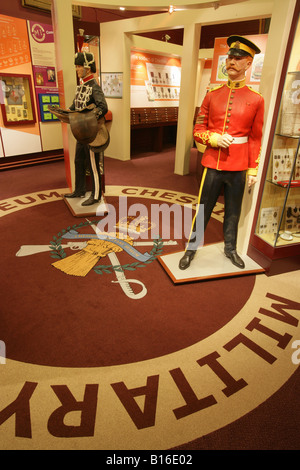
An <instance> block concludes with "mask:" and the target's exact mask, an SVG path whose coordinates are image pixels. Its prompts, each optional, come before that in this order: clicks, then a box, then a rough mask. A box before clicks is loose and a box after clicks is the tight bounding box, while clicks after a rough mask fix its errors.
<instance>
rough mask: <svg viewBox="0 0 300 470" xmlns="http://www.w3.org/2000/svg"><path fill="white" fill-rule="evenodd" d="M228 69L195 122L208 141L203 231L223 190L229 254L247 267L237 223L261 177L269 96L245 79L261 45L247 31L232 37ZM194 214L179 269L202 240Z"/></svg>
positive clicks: (197, 135)
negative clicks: (244, 202)
mask: <svg viewBox="0 0 300 470" xmlns="http://www.w3.org/2000/svg"><path fill="white" fill-rule="evenodd" d="M227 44H228V46H229V51H228V58H227V59H226V69H227V72H228V77H229V79H228V82H227V83H226V84H224V85H221V86H218V87H216V88H214V89H212V90H211V91H209V92H208V93H207V95H206V96H205V98H204V100H203V103H202V106H201V108H200V112H199V114H198V116H197V121H196V124H195V127H194V132H193V134H194V139H195V141H196V144H197V142H199V143H201V144H204V145H206V150H205V152H204V155H203V158H202V165H203V167H204V171H203V177H202V181H201V185H200V192H199V200H198V203H199V204H203V205H204V230H205V228H206V226H207V224H208V221H209V219H210V216H211V213H212V211H213V208H214V206H215V204H216V202H217V199H218V197H219V195H220V193H221V190H222V188H223V189H224V202H225V214H224V226H223V233H224V242H225V247H224V253H225V256H227V257H228V258H229V259H230V260H231V261H232V263H233V264H234V265H235V266H238V267H239V268H241V269H243V268H244V266H245V264H244V261H243V260H242V259H241V258H240V256H239V255H238V254H237V252H236V244H237V231H238V223H239V218H240V213H241V205H242V199H243V194H244V188H245V182H246V177H247V176H248V186H249V187H251V186H252V185H253V184H255V182H256V175H257V169H258V163H259V157H260V151H261V138H262V127H263V118H264V100H263V97H262V96H261V94H260V93H257V92H256V91H254V90H252V89H251V88H249V87H248V86H246V83H245V74H246V70H247V69H248V68H249V67H250V66H251V64H252V60H253V57H254V55H255V54H257V53H259V52H260V49H259V48H258V47H257V46H256V45H255V44H253V43H252V42H251V41H249V40H247V39H246V38H244V37H242V36H230V37H229V38H228V40H227ZM199 213H200V212H198V213H197V214H196V216H195V218H194V221H193V226H192V235H191V236H190V239H189V242H188V245H187V248H186V251H185V254H184V256H183V257H182V258H181V260H180V262H179V268H180V269H186V268H188V267H189V265H190V263H191V261H192V259H193V258H194V255H195V253H196V250H197V247H198V246H199V244H200V241H201V240H199V238H200V236H199V233H198V234H197V225H198V230H199V227H200V221H199V220H198V224H197V217H198V214H199Z"/></svg>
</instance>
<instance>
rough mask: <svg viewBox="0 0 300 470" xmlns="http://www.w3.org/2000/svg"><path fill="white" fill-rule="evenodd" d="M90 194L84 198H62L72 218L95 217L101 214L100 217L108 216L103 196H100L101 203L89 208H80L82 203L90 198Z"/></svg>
mask: <svg viewBox="0 0 300 470" xmlns="http://www.w3.org/2000/svg"><path fill="white" fill-rule="evenodd" d="M90 195H91V193H90V192H89V193H86V195H85V197H84V198H83V197H74V198H66V197H64V198H63V199H64V201H65V203H66V204H67V206H68V208H69V209H70V211H71V213H72V215H73V216H74V217H87V216H91V215H97V213H98V214H100V213H101V215H106V214H108V208H107V204H106V200H105V196H104V195H102V197H101V201H99V202H96V203H95V204H93V205H91V206H82V203H83V202H84V201H86V200H87V199H88V198H89V197H90Z"/></svg>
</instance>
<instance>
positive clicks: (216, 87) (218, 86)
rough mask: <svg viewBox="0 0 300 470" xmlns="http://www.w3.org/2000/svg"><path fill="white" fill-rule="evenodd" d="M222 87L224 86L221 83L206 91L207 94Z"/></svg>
mask: <svg viewBox="0 0 300 470" xmlns="http://www.w3.org/2000/svg"><path fill="white" fill-rule="evenodd" d="M222 86H224V83H222V84H221V85H217V86H215V87H213V88H211V89H210V90H208V93H210V92H211V91H215V90H218V89H219V88H222Z"/></svg>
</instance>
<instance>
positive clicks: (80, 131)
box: [48, 104, 110, 152]
mask: <svg viewBox="0 0 300 470" xmlns="http://www.w3.org/2000/svg"><path fill="white" fill-rule="evenodd" d="M48 109H49V111H50V112H51V113H53V114H54V115H55V116H56V117H57V118H58V119H59V120H60V121H61V122H65V123H67V124H70V127H71V131H72V134H73V135H74V137H75V139H76V140H77V141H78V142H81V143H82V144H87V145H88V146H89V147H90V149H91V150H92V151H94V152H102V151H104V150H105V149H106V148H107V147H108V145H109V142H110V136H109V132H108V129H107V127H106V124H105V117H104V116H102V117H100V118H98V112H97V108H96V106H95V104H91V105H89V106H87V107H86V108H84V109H82V110H80V111H70V110H66V109H62V108H59V107H58V106H53V105H49V106H48Z"/></svg>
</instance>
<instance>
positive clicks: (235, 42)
mask: <svg viewBox="0 0 300 470" xmlns="http://www.w3.org/2000/svg"><path fill="white" fill-rule="evenodd" d="M227 44H228V46H229V51H228V55H234V56H237V57H246V56H248V55H250V56H251V57H252V58H253V57H254V56H255V54H259V53H260V52H261V50H260V49H259V47H257V46H256V44H254V43H253V42H252V41H249V39H247V38H244V37H243V36H237V35H234V36H229V38H228V39H227Z"/></svg>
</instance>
